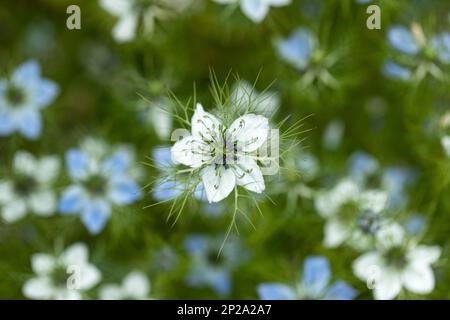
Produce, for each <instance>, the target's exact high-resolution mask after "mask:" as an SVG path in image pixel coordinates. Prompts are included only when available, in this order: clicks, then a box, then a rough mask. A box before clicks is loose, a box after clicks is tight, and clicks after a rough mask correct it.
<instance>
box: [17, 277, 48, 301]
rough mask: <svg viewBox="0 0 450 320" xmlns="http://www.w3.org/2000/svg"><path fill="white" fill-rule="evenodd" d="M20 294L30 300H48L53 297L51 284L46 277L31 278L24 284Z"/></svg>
mask: <svg viewBox="0 0 450 320" xmlns="http://www.w3.org/2000/svg"><path fill="white" fill-rule="evenodd" d="M22 293H23V295H24V296H25V297H27V298H30V299H50V298H52V296H53V286H52V282H51V280H50V279H49V278H47V277H39V278H32V279H30V280H28V281H27V282H25V284H24V286H23V288H22Z"/></svg>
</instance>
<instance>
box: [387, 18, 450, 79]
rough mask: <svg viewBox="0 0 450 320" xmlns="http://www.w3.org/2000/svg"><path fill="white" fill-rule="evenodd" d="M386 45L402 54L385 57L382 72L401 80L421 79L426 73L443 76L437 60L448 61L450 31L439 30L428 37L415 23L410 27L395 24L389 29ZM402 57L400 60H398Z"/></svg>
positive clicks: (439, 61)
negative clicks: (394, 57)
mask: <svg viewBox="0 0 450 320" xmlns="http://www.w3.org/2000/svg"><path fill="white" fill-rule="evenodd" d="M387 37H388V42H389V45H390V46H391V47H392V48H393V49H395V50H396V51H397V52H398V53H399V54H401V55H403V57H402V58H399V59H398V61H397V62H396V61H391V60H387V61H386V62H385V64H384V65H383V73H384V74H385V75H386V76H388V77H391V78H396V79H400V80H411V79H417V80H422V79H423V78H424V77H425V76H426V75H427V74H430V75H432V76H434V77H435V78H438V79H442V77H443V72H442V70H441V67H440V66H439V65H440V64H450V34H449V33H448V32H442V33H440V34H438V35H435V36H431V37H429V38H428V39H427V37H425V34H424V32H423V30H422V28H421V26H420V25H419V24H417V23H412V24H411V28H407V27H404V26H400V25H395V26H392V27H391V28H389V30H388V35H387ZM400 61H401V63H400Z"/></svg>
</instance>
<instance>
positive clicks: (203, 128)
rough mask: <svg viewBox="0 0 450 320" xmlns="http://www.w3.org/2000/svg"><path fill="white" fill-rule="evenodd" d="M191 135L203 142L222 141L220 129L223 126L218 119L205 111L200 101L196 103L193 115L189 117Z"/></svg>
mask: <svg viewBox="0 0 450 320" xmlns="http://www.w3.org/2000/svg"><path fill="white" fill-rule="evenodd" d="M191 126H192V129H191V130H192V131H191V132H192V136H194V137H195V138H197V139H199V140H203V141H205V142H209V141H217V142H221V141H222V135H221V131H222V130H223V126H222V124H221V122H220V121H219V119H217V118H216V117H215V116H213V115H212V114H211V113H209V112H205V111H204V110H203V107H202V105H201V104H200V103H197V107H196V109H195V112H194V115H193V116H192V119H191Z"/></svg>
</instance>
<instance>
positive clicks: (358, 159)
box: [349, 151, 379, 182]
mask: <svg viewBox="0 0 450 320" xmlns="http://www.w3.org/2000/svg"><path fill="white" fill-rule="evenodd" d="M378 168H379V164H378V161H377V159H375V158H374V157H373V156H371V155H370V154H368V153H366V152H362V151H358V152H355V153H354V154H352V155H351V157H350V160H349V169H350V173H351V175H352V177H353V178H355V179H356V180H357V181H358V182H363V181H364V180H365V179H366V178H367V177H369V176H370V175H373V174H374V173H375V172H376V171H377V170H378Z"/></svg>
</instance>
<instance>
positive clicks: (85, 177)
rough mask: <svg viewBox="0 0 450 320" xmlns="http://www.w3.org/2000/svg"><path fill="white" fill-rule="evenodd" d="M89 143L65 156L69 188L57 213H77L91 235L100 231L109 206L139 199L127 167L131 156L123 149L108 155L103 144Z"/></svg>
mask: <svg viewBox="0 0 450 320" xmlns="http://www.w3.org/2000/svg"><path fill="white" fill-rule="evenodd" d="M95 144H96V142H95V141H94V140H89V141H86V142H85V143H84V145H82V147H81V148H80V149H70V150H69V151H68V152H67V153H66V165H67V170H68V173H69V176H70V178H71V179H72V182H73V183H72V185H70V186H69V187H67V188H66V189H65V190H64V192H63V194H62V196H61V199H60V201H59V211H60V212H61V214H80V215H81V221H82V222H83V224H84V225H85V226H86V228H87V229H88V231H89V232H90V233H91V234H98V233H99V232H100V231H102V230H103V228H104V226H105V224H106V222H107V221H108V219H109V216H110V215H111V211H112V206H113V205H118V206H123V205H128V204H131V203H133V202H135V201H136V200H138V199H139V198H140V197H141V196H142V192H141V190H140V187H139V185H138V184H137V183H136V182H135V180H134V179H133V177H132V175H131V172H130V167H131V163H132V154H131V152H130V151H129V150H128V149H126V148H117V149H115V150H113V151H112V152H108V151H107V150H106V148H105V146H104V145H102V144H101V143H98V144H97V145H95Z"/></svg>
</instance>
